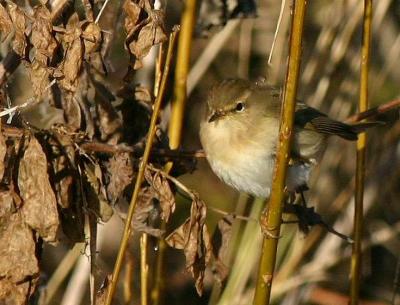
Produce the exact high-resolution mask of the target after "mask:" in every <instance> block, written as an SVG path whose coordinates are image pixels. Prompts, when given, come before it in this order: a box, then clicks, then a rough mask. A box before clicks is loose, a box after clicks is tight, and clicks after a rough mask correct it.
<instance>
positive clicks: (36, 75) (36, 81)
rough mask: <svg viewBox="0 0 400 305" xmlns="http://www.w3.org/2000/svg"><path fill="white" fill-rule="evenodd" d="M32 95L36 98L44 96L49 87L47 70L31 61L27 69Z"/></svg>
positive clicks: (36, 62)
mask: <svg viewBox="0 0 400 305" xmlns="http://www.w3.org/2000/svg"><path fill="white" fill-rule="evenodd" d="M29 77H30V80H31V83H32V90H33V93H34V94H35V96H36V97H37V98H40V97H42V96H45V95H46V94H45V92H46V90H47V89H48V86H49V70H48V69H47V68H46V67H45V66H43V65H42V64H41V63H39V62H38V61H36V60H35V61H33V63H32V64H31V65H30V69H29Z"/></svg>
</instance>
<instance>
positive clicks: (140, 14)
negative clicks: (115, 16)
mask: <svg viewBox="0 0 400 305" xmlns="http://www.w3.org/2000/svg"><path fill="white" fill-rule="evenodd" d="M124 11H125V13H126V17H125V30H126V32H127V33H128V34H127V37H126V40H125V45H126V47H127V49H128V50H129V52H130V53H131V55H132V56H133V58H134V60H135V62H134V65H133V68H134V69H139V68H141V67H142V63H141V59H142V58H144V57H145V56H146V55H147V54H148V53H149V52H150V49H151V47H152V46H154V45H155V44H158V43H160V42H163V41H166V40H167V35H166V34H165V29H164V13H163V12H162V11H160V10H154V9H153V4H152V3H151V2H150V1H149V0H139V1H132V0H126V1H125V2H124ZM146 16H147V17H146Z"/></svg>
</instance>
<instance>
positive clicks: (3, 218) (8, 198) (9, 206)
mask: <svg viewBox="0 0 400 305" xmlns="http://www.w3.org/2000/svg"><path fill="white" fill-rule="evenodd" d="M14 210H15V207H14V201H13V196H12V194H11V192H10V191H2V192H0V231H1V230H2V227H3V226H4V225H5V223H6V222H7V221H8V218H9V217H10V216H11V214H12V213H14V212H15V211H14Z"/></svg>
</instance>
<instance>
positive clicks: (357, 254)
mask: <svg viewBox="0 0 400 305" xmlns="http://www.w3.org/2000/svg"><path fill="white" fill-rule="evenodd" d="M371 28H372V0H364V19H363V38H362V46H361V72H360V99H359V103H358V111H359V112H363V111H366V110H367V109H368V72H369V60H370V50H371V31H372V29H371ZM366 142H367V136H366V134H365V133H361V134H360V135H359V136H358V140H357V162H356V189H355V205H354V229H353V234H354V238H353V239H354V244H353V252H352V256H351V269H350V279H351V280H350V304H351V305H356V304H358V301H359V290H360V278H361V254H362V244H361V241H362V236H363V222H364V221H363V214H364V207H363V199H364V180H365V160H366V155H365V152H366Z"/></svg>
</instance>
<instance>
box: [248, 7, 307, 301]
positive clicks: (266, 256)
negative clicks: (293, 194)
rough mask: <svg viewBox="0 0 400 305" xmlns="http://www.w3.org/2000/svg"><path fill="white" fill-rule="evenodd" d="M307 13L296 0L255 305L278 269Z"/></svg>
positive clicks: (265, 298) (267, 291)
mask: <svg viewBox="0 0 400 305" xmlns="http://www.w3.org/2000/svg"><path fill="white" fill-rule="evenodd" d="M305 12H306V1H305V0H296V1H294V13H293V19H292V28H291V35H290V48H289V64H288V70H287V76H286V88H285V93H284V99H283V106H282V107H283V109H282V114H281V123H280V129H279V142H278V146H277V147H278V151H277V157H276V161H275V170H274V178H273V182H272V189H271V197H270V200H269V203H268V206H267V210H266V211H265V212H264V213H263V216H262V224H261V226H262V228H263V231H264V233H265V234H264V240H263V247H262V254H261V258H260V267H259V271H258V277H257V284H256V291H255V295H254V301H253V304H254V305H264V304H269V300H270V294H271V286H272V277H273V272H274V269H275V262H276V251H277V246H278V237H279V234H280V227H281V221H282V211H283V201H284V191H283V190H284V186H285V179H286V170H287V167H288V161H289V158H288V157H289V151H290V144H291V143H290V142H291V135H292V128H293V121H294V111H295V107H296V94H297V87H298V77H299V71H300V61H301V45H302V34H303V26H304V16H305Z"/></svg>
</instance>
